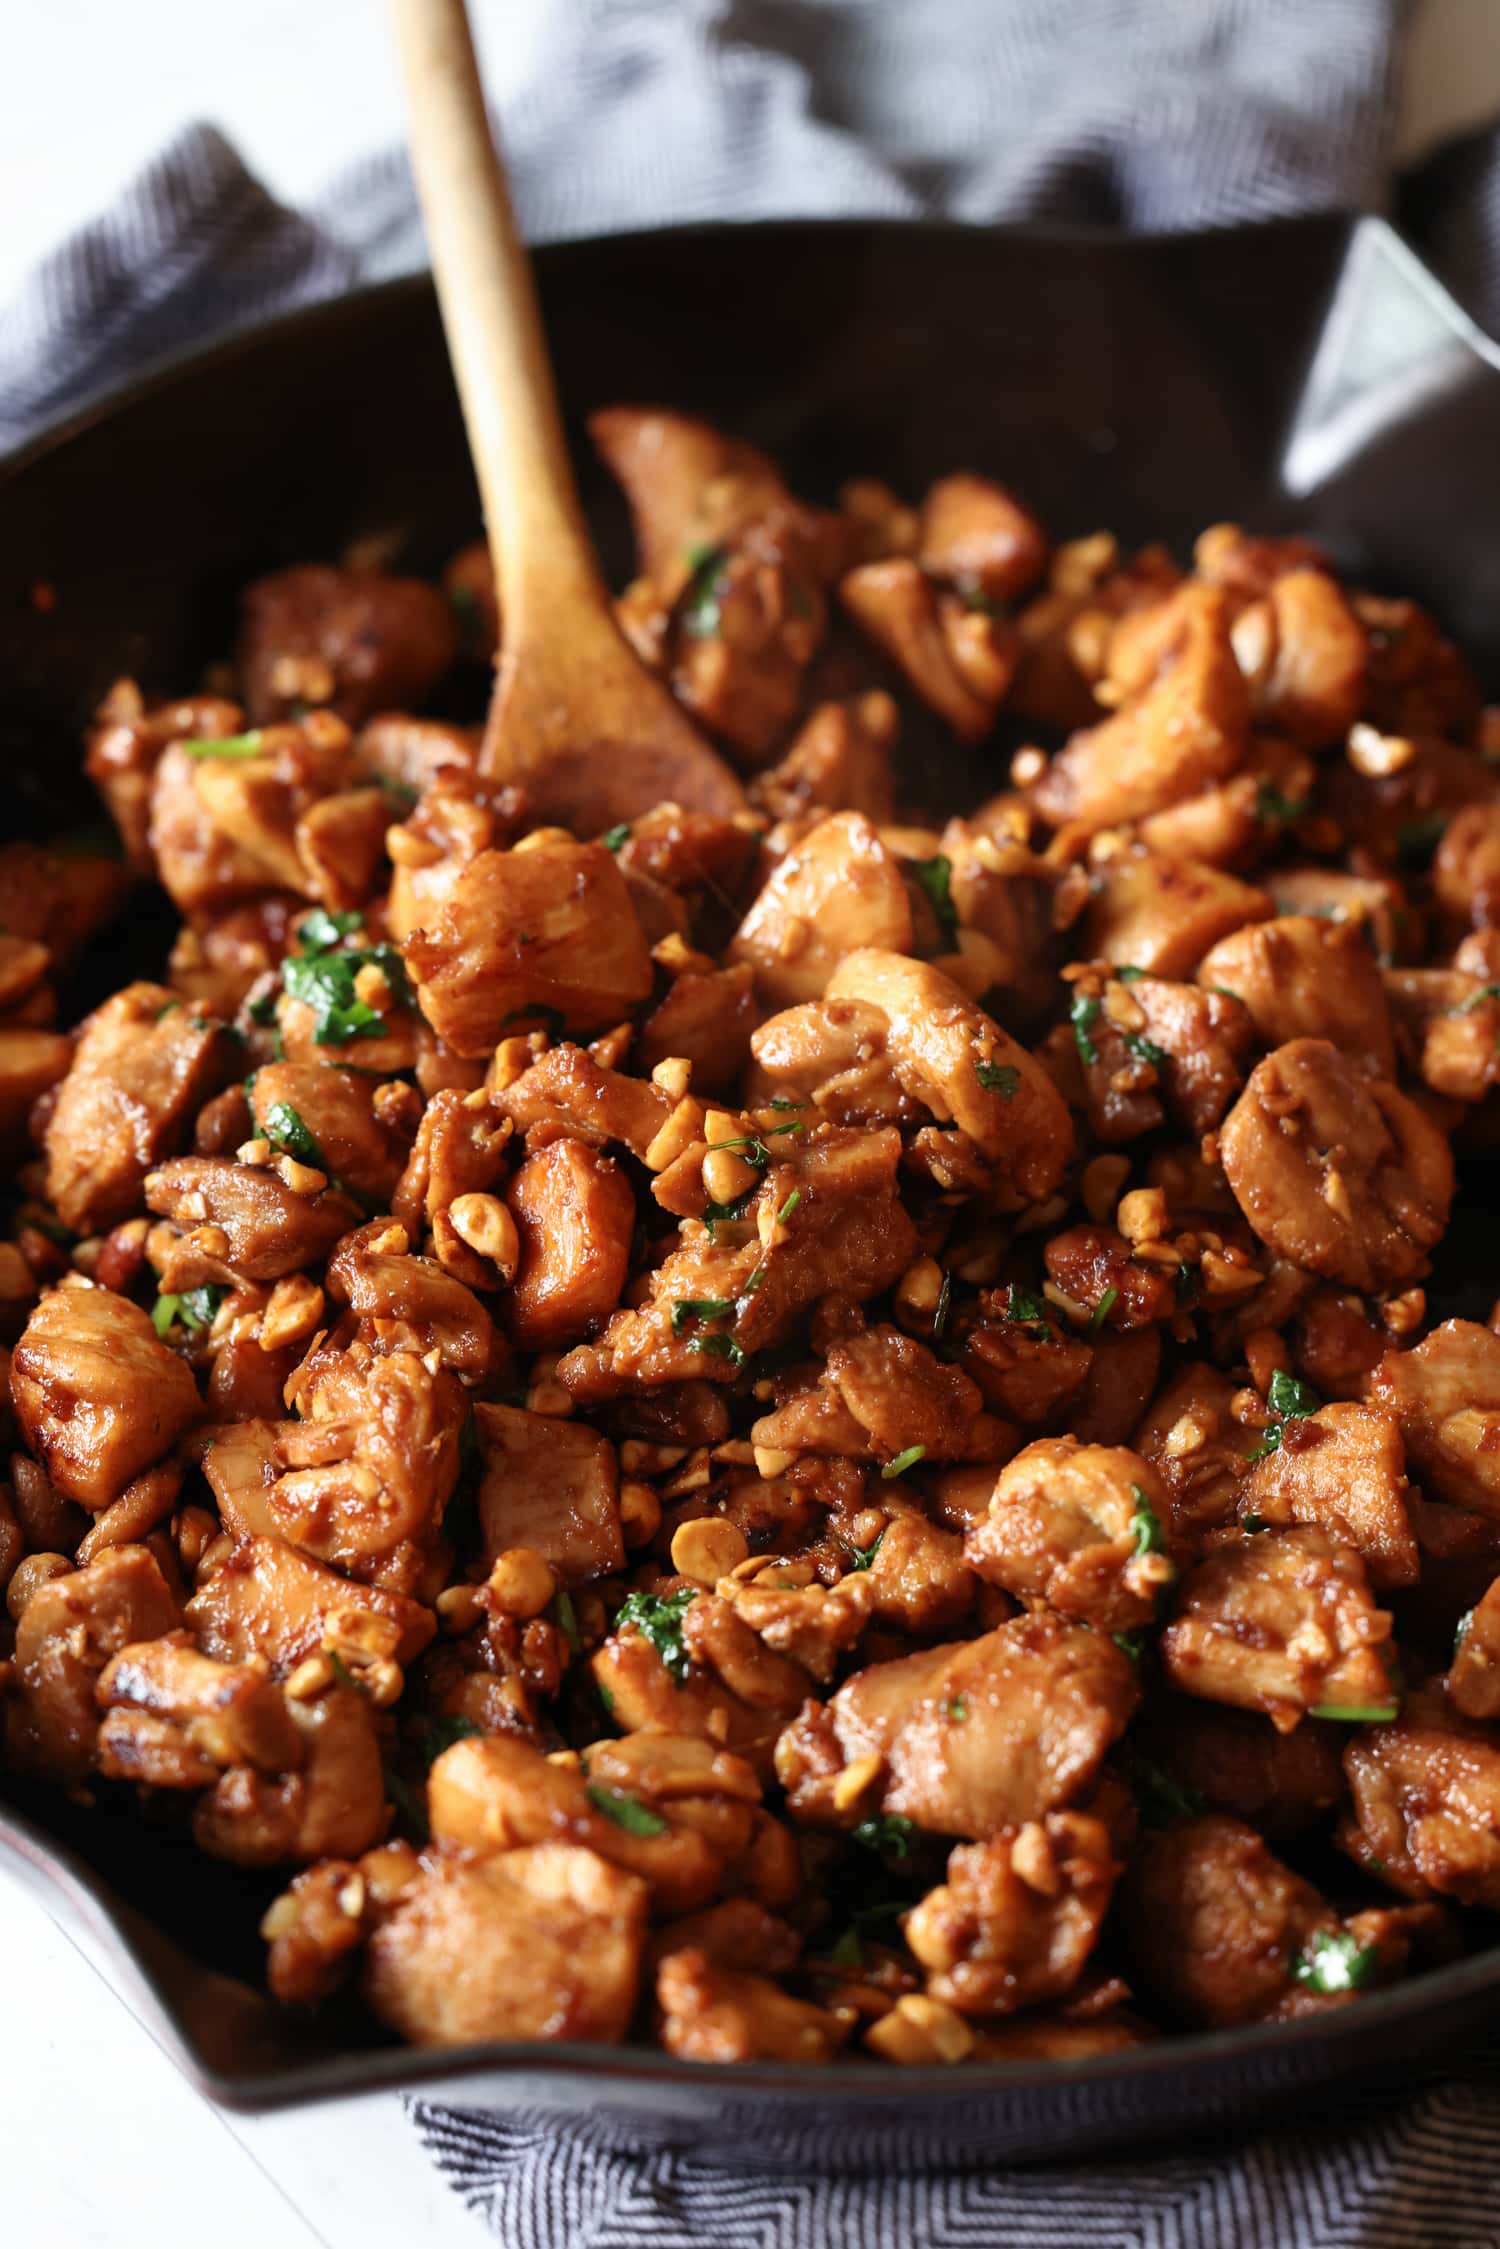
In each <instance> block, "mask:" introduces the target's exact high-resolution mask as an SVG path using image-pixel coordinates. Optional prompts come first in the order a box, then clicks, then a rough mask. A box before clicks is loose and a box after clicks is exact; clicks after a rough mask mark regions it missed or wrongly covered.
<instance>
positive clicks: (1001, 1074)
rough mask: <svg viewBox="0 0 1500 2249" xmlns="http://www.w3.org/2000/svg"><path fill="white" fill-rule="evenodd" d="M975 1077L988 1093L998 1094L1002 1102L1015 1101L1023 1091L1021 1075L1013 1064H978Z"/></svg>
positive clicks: (975, 1066) (975, 1068)
mask: <svg viewBox="0 0 1500 2249" xmlns="http://www.w3.org/2000/svg"><path fill="white" fill-rule="evenodd" d="M974 1075H975V1077H976V1078H977V1079H978V1080H979V1082H980V1084H981V1085H982V1086H983V1087H984V1090H985V1092H986V1093H998V1094H999V1096H1000V1098H1001V1100H1002V1101H1014V1099H1015V1097H1016V1095H1017V1094H1018V1093H1019V1092H1020V1090H1021V1073H1020V1071H1019V1070H1018V1069H1017V1068H1016V1066H1015V1064H1014V1063H1013V1062H976V1063H975V1065H974Z"/></svg>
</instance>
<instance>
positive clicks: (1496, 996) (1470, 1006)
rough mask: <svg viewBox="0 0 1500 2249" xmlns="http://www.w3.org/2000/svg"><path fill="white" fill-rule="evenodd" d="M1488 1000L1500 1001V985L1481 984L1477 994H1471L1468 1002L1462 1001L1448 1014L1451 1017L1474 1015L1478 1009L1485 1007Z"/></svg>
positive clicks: (1450, 1009) (1451, 1008)
mask: <svg viewBox="0 0 1500 2249" xmlns="http://www.w3.org/2000/svg"><path fill="white" fill-rule="evenodd" d="M1486 1000H1500V984H1481V986H1480V987H1479V990H1478V991H1477V992H1471V993H1470V994H1469V996H1468V998H1467V999H1466V1000H1460V1001H1459V1002H1458V1004H1457V1006H1456V1007H1450V1008H1449V1009H1448V1011H1447V1012H1448V1013H1449V1014H1450V1015H1472V1014H1473V1012H1474V1010H1475V1008H1476V1007H1483V1006H1484V1003H1485V1001H1486Z"/></svg>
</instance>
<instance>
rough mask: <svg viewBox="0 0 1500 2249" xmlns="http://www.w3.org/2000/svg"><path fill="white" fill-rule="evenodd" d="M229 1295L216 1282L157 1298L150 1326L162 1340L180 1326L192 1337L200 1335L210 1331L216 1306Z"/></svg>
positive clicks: (217, 1307) (216, 1309)
mask: <svg viewBox="0 0 1500 2249" xmlns="http://www.w3.org/2000/svg"><path fill="white" fill-rule="evenodd" d="M228 1294H229V1291H228V1289H227V1288H225V1287H223V1286H221V1285H220V1283H219V1282H217V1281H206V1282H205V1283H204V1284H203V1286H202V1287H201V1288H190V1289H184V1290H183V1292H182V1293H181V1295H178V1296H159V1297H158V1298H157V1300H156V1303H155V1305H154V1306H153V1308H152V1312H151V1325H152V1326H153V1327H154V1328H155V1330H156V1332H157V1334H158V1335H159V1336H162V1337H165V1336H167V1335H168V1334H169V1333H170V1331H171V1330H172V1329H173V1328H174V1327H175V1326H177V1325H178V1324H179V1322H180V1323H181V1325H182V1326H183V1327H185V1328H186V1329H187V1330H188V1332H189V1334H191V1335H201V1334H203V1332H204V1330H205V1329H207V1328H211V1327H212V1326H213V1324H214V1319H215V1317H216V1315H217V1313H218V1309H219V1306H220V1305H221V1304H222V1303H223V1301H224V1299H225V1297H226V1296H227V1295H228Z"/></svg>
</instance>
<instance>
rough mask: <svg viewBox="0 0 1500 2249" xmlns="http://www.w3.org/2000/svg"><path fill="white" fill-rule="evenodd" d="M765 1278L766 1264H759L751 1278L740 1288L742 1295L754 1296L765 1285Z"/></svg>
mask: <svg viewBox="0 0 1500 2249" xmlns="http://www.w3.org/2000/svg"><path fill="white" fill-rule="evenodd" d="M765 1280H766V1269H765V1267H764V1265H757V1266H756V1268H755V1271H754V1272H753V1273H752V1274H751V1275H750V1278H749V1280H748V1281H746V1283H745V1285H744V1287H743V1288H742V1289H741V1290H740V1295H741V1296H742V1297H745V1296H754V1295H755V1293H756V1291H757V1290H758V1289H761V1288H763V1287H764V1286H765Z"/></svg>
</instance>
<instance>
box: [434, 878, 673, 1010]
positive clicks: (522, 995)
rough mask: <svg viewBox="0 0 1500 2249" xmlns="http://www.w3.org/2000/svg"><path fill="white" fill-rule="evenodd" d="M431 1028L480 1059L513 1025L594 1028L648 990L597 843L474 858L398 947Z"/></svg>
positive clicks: (636, 941)
mask: <svg viewBox="0 0 1500 2249" xmlns="http://www.w3.org/2000/svg"><path fill="white" fill-rule="evenodd" d="M404 949H405V955H406V963H407V967H408V968H409V969H410V971H411V973H412V976H413V978H414V980H415V982H416V986H417V999H418V1002H419V1004H420V1006H421V1009H422V1013H423V1014H424V1015H425V1016H426V1018H427V1020H428V1022H429V1023H430V1024H431V1025H432V1027H433V1029H434V1030H435V1031H436V1032H437V1033H438V1035H439V1037H440V1038H442V1039H444V1040H445V1041H446V1042H447V1044H448V1045H449V1046H450V1047H451V1048H452V1049H453V1051H454V1053H455V1054H465V1055H467V1054H475V1055H487V1054H489V1052H490V1050H491V1049H492V1048H493V1047H494V1046H495V1045H496V1044H497V1043H498V1041H499V1040H500V1039H501V1038H503V1037H504V1035H505V1031H506V1027H507V1026H508V1025H509V1024H511V1023H514V1022H531V1023H533V1024H535V1023H537V1022H540V1021H544V1020H546V1019H547V1018H548V1017H550V1016H553V1015H560V1016H561V1017H562V1019H563V1024H564V1026H565V1027H566V1029H567V1030H568V1031H569V1032H573V1033H577V1032H579V1031H589V1030H597V1029H598V1028H599V1026H600V1025H601V1024H607V1023H614V1022H617V1021H618V1020H619V1018H620V1017H621V1016H623V1015H629V1014H630V1013H632V1011H633V1010H634V1009H635V1008H637V1007H639V1006H640V1004H641V1002H642V1001H643V1000H644V999H646V998H647V997H648V996H649V994H650V991H651V957H650V954H649V953H648V952H647V950H646V940H645V937H644V936H643V934H642V932H641V926H640V923H639V921H638V920H637V919H636V915H635V909H634V907H633V906H632V905H631V902H630V893H629V891H628V890H627V888H626V886H625V878H624V876H623V875H622V874H621V872H620V869H619V867H618V865H617V864H616V862H615V858H614V855H613V853H611V852H609V851H606V849H605V848H604V846H603V844H598V843H553V842H547V843H539V844H537V845H536V846H535V848H534V849H531V850H526V851H482V852H481V853H480V854H479V856H478V858H476V859H473V860H471V861H470V862H469V864H468V865H467V866H466V867H465V868H464V870H463V872H462V873H461V874H460V876H459V878H458V881H457V882H456V883H455V885H454V887H453V890H452V892H451V894H450V895H449V897H448V898H447V899H446V901H445V902H444V903H443V904H442V905H441V907H439V909H438V910H437V912H436V913H435V914H434V915H433V916H432V918H431V919H430V920H429V921H428V923H427V926H426V927H425V928H423V929H417V930H414V931H413V932H412V934H411V936H410V937H408V938H407V940H406V944H405V948H404Z"/></svg>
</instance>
